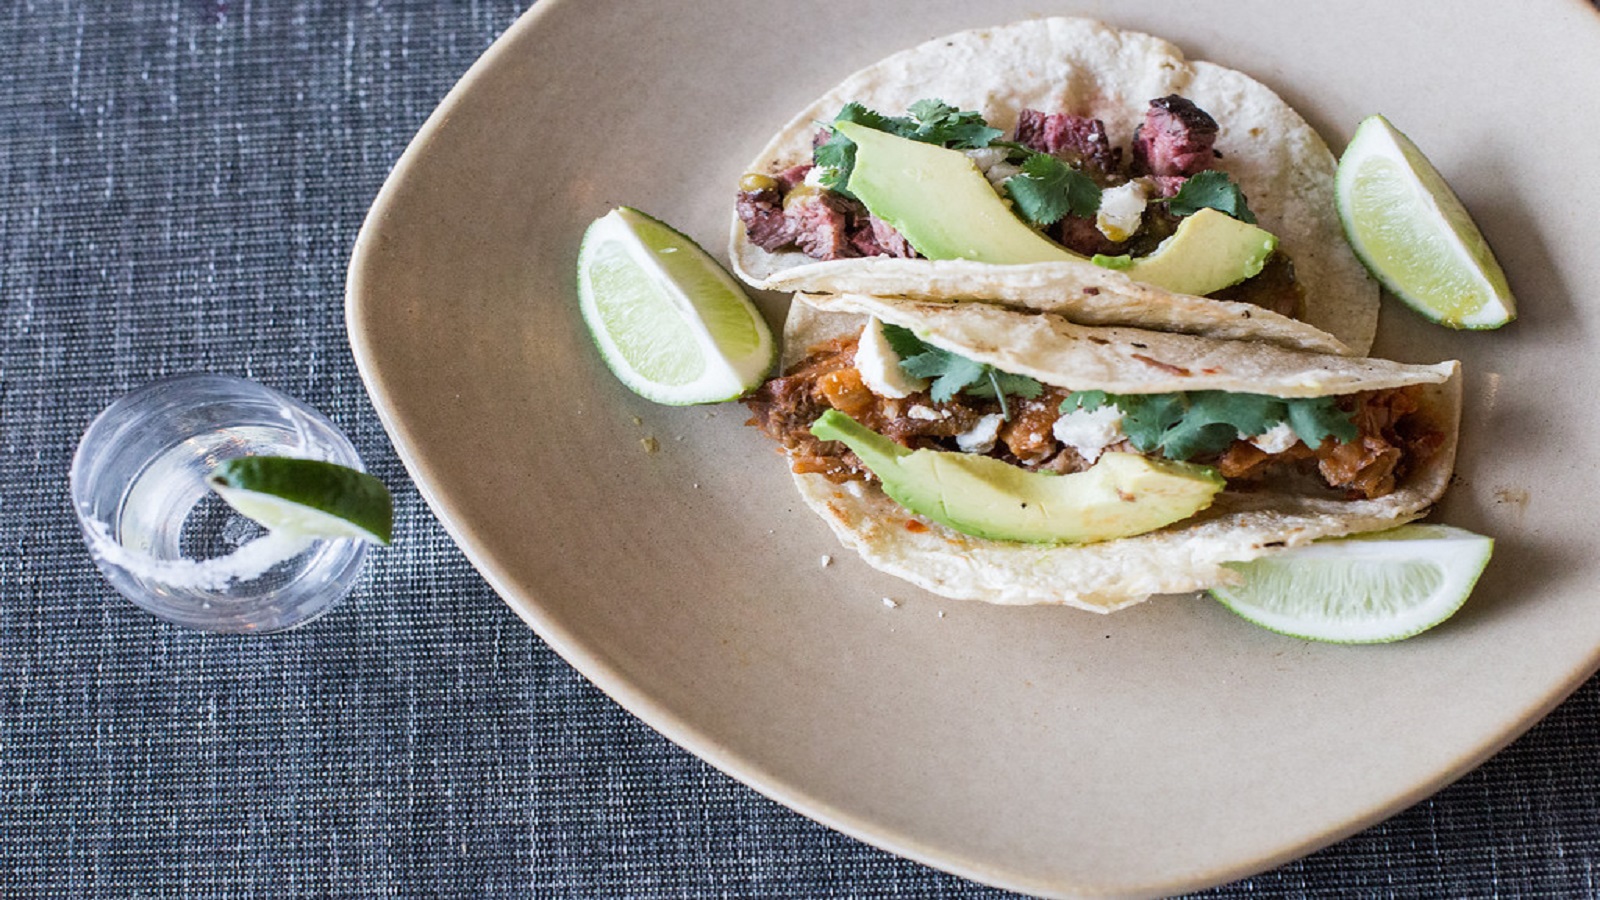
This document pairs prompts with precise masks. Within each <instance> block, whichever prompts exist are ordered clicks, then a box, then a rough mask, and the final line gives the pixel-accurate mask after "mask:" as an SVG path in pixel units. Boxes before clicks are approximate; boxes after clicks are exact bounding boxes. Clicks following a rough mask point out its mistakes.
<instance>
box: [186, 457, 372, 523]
mask: <svg viewBox="0 0 1600 900" xmlns="http://www.w3.org/2000/svg"><path fill="white" fill-rule="evenodd" d="M206 483H207V484H209V485H211V489H212V490H214V491H216V492H217V495H218V496H220V497H221V498H222V499H223V500H225V501H227V504H228V505H229V506H231V507H233V508H234V509H236V510H238V511H239V514H240V515H242V516H245V517H247V518H250V519H253V520H255V521H256V522H257V523H259V524H260V525H261V526H262V527H264V528H266V529H268V530H269V531H274V532H281V533H284V534H292V535H300V536H303V537H319V538H346V537H349V538H356V539H358V540H363V541H371V542H372V543H374V544H388V543H389V537H390V531H391V529H392V528H393V526H394V501H393V500H392V499H391V498H390V496H389V489H388V488H386V487H384V486H383V482H381V481H379V480H378V479H376V478H373V477H372V476H371V475H368V474H367V473H365V472H358V471H356V470H355V469H350V468H346V467H345V466H341V465H337V464H335V463H331V462H324V461H322V460H319V459H291V458H289V457H285V456H241V457H238V458H236V459H230V460H228V461H227V462H224V463H223V464H222V465H220V466H217V467H216V468H215V469H213V470H211V474H210V475H208V476H206Z"/></svg>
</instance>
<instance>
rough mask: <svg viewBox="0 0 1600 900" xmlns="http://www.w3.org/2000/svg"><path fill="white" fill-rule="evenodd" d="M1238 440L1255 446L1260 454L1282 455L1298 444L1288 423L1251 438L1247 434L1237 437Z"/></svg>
mask: <svg viewBox="0 0 1600 900" xmlns="http://www.w3.org/2000/svg"><path fill="white" fill-rule="evenodd" d="M1239 440H1241V441H1249V442H1250V443H1252V444H1255V445H1256V447H1257V449H1259V450H1260V451H1261V452H1262V453H1282V452H1283V451H1285V450H1287V449H1289V448H1290V447H1293V446H1294V445H1295V444H1298V443H1299V442H1300V436H1299V435H1297V434H1295V433H1294V429H1293V428H1291V427H1289V423H1288V422H1279V423H1278V424H1276V425H1274V426H1272V427H1271V428H1269V429H1267V430H1266V431H1265V432H1262V433H1261V434H1258V435H1255V436H1254V437H1251V436H1250V435H1247V434H1241V435H1239Z"/></svg>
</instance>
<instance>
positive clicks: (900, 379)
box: [856, 319, 928, 400]
mask: <svg viewBox="0 0 1600 900" xmlns="http://www.w3.org/2000/svg"><path fill="white" fill-rule="evenodd" d="M856 371H858V372H860V373H861V382H862V383H863V384H865V385H866V386H867V390H869V391H871V392H873V393H874V394H877V395H878V396H879V397H888V398H890V399H892V400H898V399H900V398H902V397H909V396H911V395H912V394H913V393H915V392H917V391H920V390H924V389H926V388H927V387H928V382H927V380H926V379H922V378H913V377H911V376H910V375H907V374H906V373H905V371H904V370H902V369H901V368H900V357H899V355H898V354H896V353H895V352H894V348H893V347H891V346H889V341H888V339H887V338H885V337H884V336H883V323H881V322H879V321H878V320H877V319H868V320H867V326H866V327H865V328H863V329H861V341H860V343H858V344H857V345H856Z"/></svg>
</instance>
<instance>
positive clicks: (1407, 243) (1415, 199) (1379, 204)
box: [1334, 116, 1516, 330]
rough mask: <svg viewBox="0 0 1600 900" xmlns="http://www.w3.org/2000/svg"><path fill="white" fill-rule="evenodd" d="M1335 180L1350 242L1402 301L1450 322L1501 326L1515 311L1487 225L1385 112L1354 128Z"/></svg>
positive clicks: (1433, 318)
mask: <svg viewBox="0 0 1600 900" xmlns="http://www.w3.org/2000/svg"><path fill="white" fill-rule="evenodd" d="M1334 187H1335V198H1336V201H1337V206H1338V212H1339V219H1340V221H1341V222H1342V223H1343V225H1344V230H1345V236H1346V237H1347V239H1348V240H1349V242H1350V246H1351V249H1352V250H1354V251H1355V254H1356V256H1357V258H1359V259H1360V260H1361V262H1362V264H1363V265H1365V266H1366V267H1367V270H1368V271H1369V272H1371V273H1372V275H1373V277H1375V278H1377V279H1378V281H1379V282H1381V283H1382V284H1383V286H1384V287H1385V288H1387V289H1388V290H1389V292H1390V293H1392V294H1394V295H1395V296H1396V297H1397V298H1399V299H1400V300H1401V302H1403V303H1405V304H1406V305H1407V306H1410V307H1411V308H1412V309H1414V310H1416V311H1417V312H1418V313H1419V314H1421V315H1422V316H1423V317H1424V318H1427V319H1428V320H1429V321H1433V322H1438V323H1439V324H1442V325H1446V326H1448V327H1451V328H1462V329H1473V330H1480V329H1490V328H1498V327H1500V326H1502V325H1504V324H1506V323H1507V322H1509V321H1511V320H1512V319H1515V318H1516V301H1515V300H1514V298H1513V297H1512V295H1511V288H1510V285H1509V284H1508V283H1507V281H1506V276H1505V271H1504V270H1503V269H1502V268H1501V267H1500V263H1499V261H1498V260H1496V259H1495V256H1494V252H1493V251H1492V250H1491V249H1490V248H1489V244H1488V241H1487V240H1486V239H1485V238H1484V236H1483V232H1482V231H1481V230H1479V228H1478V226H1477V224H1476V223H1474V222H1473V220H1472V216H1471V214H1470V213H1468V212H1467V209H1466V207H1465V206H1464V205H1463V204H1462V203H1461V200H1460V198H1459V197H1457V196H1456V194H1455V192H1454V191H1453V190H1451V189H1450V186H1449V184H1448V183H1446V181H1445V179H1444V176H1443V175H1441V174H1440V173H1439V171H1438V169H1436V168H1435V167H1434V166H1433V164H1432V163H1430V162H1429V161H1428V159H1427V157H1426V156H1424V155H1423V153H1422V151H1421V150H1420V149H1418V148H1417V146H1416V144H1414V143H1413V142H1412V141H1411V140H1410V139H1409V138H1407V137H1406V136H1405V135H1404V134H1403V133H1401V132H1400V131H1398V130H1397V129H1395V127H1394V126H1393V125H1391V124H1390V123H1389V121H1388V120H1387V119H1385V118H1384V117H1383V116H1370V117H1368V118H1367V119H1365V120H1364V121H1362V123H1361V124H1360V126H1358V127H1357V128H1356V132H1355V135H1354V136H1353V137H1352V138H1351V140H1350V145H1349V146H1348V147H1347V148H1346V149H1345V152H1344V155H1343V156H1341V157H1340V159H1339V170H1338V175H1337V177H1336V180H1335V185H1334Z"/></svg>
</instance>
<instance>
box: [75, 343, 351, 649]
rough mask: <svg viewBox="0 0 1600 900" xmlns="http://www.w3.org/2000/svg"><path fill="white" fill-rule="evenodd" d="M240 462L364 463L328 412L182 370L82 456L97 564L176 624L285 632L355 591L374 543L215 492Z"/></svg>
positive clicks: (100, 434) (93, 440)
mask: <svg viewBox="0 0 1600 900" xmlns="http://www.w3.org/2000/svg"><path fill="white" fill-rule="evenodd" d="M236 456H298V457H304V458H308V459H322V460H327V461H329V462H335V463H338V464H340V465H344V466H349V467H351V468H354V469H361V468H362V464H361V457H360V456H358V455H357V454H356V450H355V447H354V446H352V445H351V443H350V441H349V440H348V439H347V438H346V437H345V436H344V435H343V434H342V433H340V431H339V430H338V429H337V428H335V427H334V425H333V423H332V422H329V421H328V420H327V418H325V417H324V416H323V415H322V414H321V413H319V412H317V411H316V410H314V409H312V408H310V407H308V406H306V405H305V404H303V403H300V402H299V401H297V400H295V399H293V398H291V397H287V396H285V395H283V394H281V393H279V392H277V391H275V390H272V389H271V388H268V387H265V386H263V385H259V384H256V383H255V382H252V381H246V380H244V379H242V378H234V377H232V376H229V375H211V374H195V375H179V376H175V377H172V378H166V379H163V380H161V381H157V382H154V383H152V384H148V385H145V386H144V387H141V388H139V389H137V390H135V391H132V392H130V393H128V394H127V395H125V396H123V397H122V398H120V399H118V400H117V401H116V402H115V403H112V404H111V405H110V406H108V407H106V409H105V411H104V412H102V413H101V414H100V415H99V416H98V417H97V418H96V419H95V420H94V421H93V422H92V423H90V425H89V428H88V430H87V431H85V432H84V433H83V439H82V440H81V441H80V442H79V444H78V452H77V454H76V455H75V456H74V457H73V460H72V501H73V506H74V508H75V509H76V511H77V514H78V522H79V524H80V525H81V526H82V527H83V534H84V540H85V541H86V542H87V543H88V545H89V552H90V555H92V556H93V557H94V561H95V564H96V565H98V566H99V567H100V571H101V572H103V573H105V576H106V578H107V580H109V581H110V582H111V584H112V586H113V587H115V588H116V589H117V591H118V592H120V593H121V594H122V595H123V596H125V597H127V598H128V599H129V600H132V601H133V602H134V603H136V604H138V605H139V606H141V607H143V608H144V609H146V610H149V611H150V612H152V613H155V614H156V615H158V616H160V617H161V618H163V619H167V620H168V621H171V622H175V623H177V624H179V625H186V626H189V627H191V628H201V629H205V630H208V631H223V632H263V633H264V632H270V631H282V630H284V629H287V628H293V627H295V626H296V625H303V624H305V623H306V622H309V621H311V620H312V619H314V618H316V617H317V616H319V615H321V614H323V613H324V612H327V611H328V609H329V608H331V607H332V606H333V604H334V603H336V602H337V601H338V600H339V599H340V598H342V597H343V596H344V595H345V594H347V593H349V591H350V588H351V587H352V586H354V584H355V581H356V578H357V577H358V576H359V575H360V572H361V563H362V560H363V559H365V558H366V553H367V544H366V543H364V542H362V541H357V540H353V539H350V538H341V539H335V540H311V539H306V538H298V537H286V536H282V535H277V534H271V533H268V532H267V531H265V530H264V529H262V528H261V527H260V526H259V525H257V524H256V523H254V522H252V521H251V520H249V519H247V518H245V517H244V516H241V515H239V514H238V513H236V512H234V511H233V508H232V507H230V506H228V505H227V504H226V503H224V502H223V501H222V499H221V498H220V497H218V496H217V495H216V494H215V493H214V492H213V491H212V490H211V489H210V488H208V487H207V486H206V483H205V477H206V475H208V474H209V473H210V472H211V470H212V469H214V468H215V467H216V466H217V465H218V464H220V463H221V462H223V461H224V460H227V459H232V458H233V457H236Z"/></svg>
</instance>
